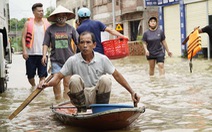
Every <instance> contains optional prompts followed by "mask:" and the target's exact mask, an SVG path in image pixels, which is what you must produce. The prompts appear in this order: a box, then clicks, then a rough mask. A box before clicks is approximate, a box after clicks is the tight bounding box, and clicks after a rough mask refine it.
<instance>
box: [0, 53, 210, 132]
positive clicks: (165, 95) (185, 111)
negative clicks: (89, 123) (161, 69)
mask: <svg viewBox="0 0 212 132" xmlns="http://www.w3.org/2000/svg"><path fill="white" fill-rule="evenodd" d="M13 59H14V60H13V64H12V65H11V69H10V81H9V88H8V90H7V91H6V92H5V93H3V94H1V95H0V117H1V119H0V129H1V131H9V132H17V131H20V132H21V131H63V132H66V131H82V130H81V129H80V128H76V127H71V126H66V125H63V124H62V123H60V122H59V121H57V120H56V119H55V117H54V115H53V113H52V112H51V110H50V108H49V107H50V106H51V104H52V103H53V104H55V103H56V102H55V100H54V95H53V92H52V89H51V88H49V89H45V90H44V91H43V92H42V93H41V94H39V95H38V96H37V97H36V98H35V99H34V100H33V101H32V102H31V103H30V104H29V105H28V106H27V107H26V108H25V109H24V110H23V111H22V112H21V113H20V114H19V115H18V116H17V117H16V118H14V119H13V120H12V121H9V120H8V119H7V118H8V116H9V115H10V114H11V113H12V112H13V111H14V110H15V109H16V108H17V107H18V106H19V105H20V104H21V103H22V102H23V101H24V100H25V99H26V97H27V96H28V95H29V94H30V93H31V92H32V89H30V86H29V84H28V82H27V80H26V76H24V74H25V69H24V61H23V59H22V58H21V56H19V55H14V57H13ZM22 61H23V62H22ZM112 62H113V64H114V65H115V66H116V67H117V69H118V71H119V72H121V73H122V74H123V75H124V77H125V78H126V79H127V80H128V82H129V83H130V85H131V87H133V88H134V89H135V91H136V92H138V93H139V95H140V96H141V100H140V105H145V106H146V112H145V113H144V114H143V115H141V116H140V117H139V119H138V120H137V121H135V123H133V124H132V125H131V126H130V127H129V128H126V129H124V130H119V131H114V132H124V131H135V132H140V131H144V132H145V131H165V132H172V131H174V132H175V131H212V94H211V93H212V88H211V86H212V80H211V78H212V62H211V60H197V59H194V60H193V73H190V71H189V65H188V64H189V61H188V60H187V59H181V58H167V59H166V62H165V70H166V75H165V77H163V78H161V77H159V76H158V74H159V73H158V69H157V67H156V71H155V76H154V77H151V78H150V77H149V76H148V64H147V61H146V59H145V57H143V56H131V57H126V58H123V59H118V60H112ZM17 67H18V68H21V70H20V69H19V71H17V70H16V68H17ZM113 81H114V80H113ZM110 102H111V103H123V102H124V103H132V101H131V97H130V95H129V94H128V92H127V91H126V90H125V89H124V88H121V86H120V85H119V84H117V83H116V82H115V81H114V83H113V89H112V95H111V100H110Z"/></svg>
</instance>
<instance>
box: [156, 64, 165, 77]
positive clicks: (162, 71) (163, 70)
mask: <svg viewBox="0 0 212 132" xmlns="http://www.w3.org/2000/svg"><path fill="white" fill-rule="evenodd" d="M158 68H159V75H160V76H164V75H165V69H164V63H161V62H159V63H158Z"/></svg>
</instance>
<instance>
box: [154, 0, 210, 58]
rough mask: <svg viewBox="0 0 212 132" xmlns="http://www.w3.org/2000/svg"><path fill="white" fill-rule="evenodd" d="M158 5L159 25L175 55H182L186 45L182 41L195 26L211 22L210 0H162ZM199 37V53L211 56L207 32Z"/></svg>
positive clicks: (207, 56) (202, 25)
mask: <svg viewBox="0 0 212 132" xmlns="http://www.w3.org/2000/svg"><path fill="white" fill-rule="evenodd" d="M158 6H159V17H160V18H161V19H160V20H161V21H160V25H161V27H162V28H163V30H164V31H165V34H166V40H167V43H168V45H169V48H170V50H171V51H172V52H173V53H174V55H175V56H181V55H184V53H185V51H186V45H182V42H183V41H184V40H185V38H186V37H187V36H188V35H189V34H190V33H191V32H192V31H193V30H194V28H195V27H198V26H199V27H200V28H203V27H204V26H206V25H209V24H212V0H171V2H168V1H166V0H163V1H162V2H161V3H158ZM201 37H202V52H199V54H203V55H204V57H206V58H211V57H212V42H210V40H209V37H208V35H207V34H201Z"/></svg>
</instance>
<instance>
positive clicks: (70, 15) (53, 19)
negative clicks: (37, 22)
mask: <svg viewBox="0 0 212 132" xmlns="http://www.w3.org/2000/svg"><path fill="white" fill-rule="evenodd" d="M60 13H66V14H67V20H70V19H72V18H75V14H74V13H73V12H72V11H70V10H68V9H66V8H65V7H63V6H61V5H59V6H58V7H57V8H56V9H55V10H54V11H53V12H52V13H51V14H50V15H49V17H48V18H47V19H48V21H50V22H56V15H57V14H60Z"/></svg>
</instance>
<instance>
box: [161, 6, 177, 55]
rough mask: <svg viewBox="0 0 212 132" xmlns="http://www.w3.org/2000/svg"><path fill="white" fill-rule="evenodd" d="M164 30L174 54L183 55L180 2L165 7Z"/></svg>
mask: <svg viewBox="0 0 212 132" xmlns="http://www.w3.org/2000/svg"><path fill="white" fill-rule="evenodd" d="M164 32H165V35H166V42H167V45H168V47H169V50H170V51H171V52H172V53H173V55H174V56H181V37H180V9H179V4H177V5H171V6H166V7H164Z"/></svg>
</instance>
